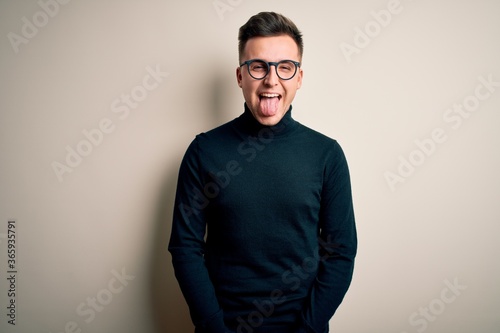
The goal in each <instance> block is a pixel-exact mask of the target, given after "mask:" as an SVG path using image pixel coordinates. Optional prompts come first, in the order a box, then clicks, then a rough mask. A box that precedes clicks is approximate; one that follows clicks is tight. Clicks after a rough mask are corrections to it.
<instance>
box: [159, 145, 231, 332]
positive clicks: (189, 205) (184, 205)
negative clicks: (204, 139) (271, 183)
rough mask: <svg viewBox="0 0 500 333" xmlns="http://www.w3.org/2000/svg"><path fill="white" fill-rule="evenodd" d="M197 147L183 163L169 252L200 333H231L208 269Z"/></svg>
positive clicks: (189, 150) (203, 201) (204, 211)
mask: <svg viewBox="0 0 500 333" xmlns="http://www.w3.org/2000/svg"><path fill="white" fill-rule="evenodd" d="M202 193H203V183H202V176H201V174H200V163H199V156H198V145H197V141H196V139H195V140H194V141H193V142H192V143H191V145H190V146H189V148H188V150H187V151H186V154H185V155H184V158H183V160H182V163H181V167H180V170H179V178H178V183H177V192H176V198H175V206H174V213H173V223H172V234H171V236H170V243H169V247H168V249H169V251H170V253H171V254H172V263H173V266H174V271H175V276H176V278H177V280H178V282H179V286H180V288H181V291H182V293H183V295H184V298H185V299H186V302H187V304H188V306H189V310H190V314H191V319H192V321H193V323H194V325H195V326H196V328H197V332H203V333H224V332H228V330H227V328H226V327H225V325H224V320H223V312H222V310H221V308H220V306H219V303H218V301H217V297H216V295H215V290H214V287H213V284H212V282H211V280H210V277H209V275H208V271H207V269H206V266H205V259H204V252H205V241H204V237H205V229H206V218H205V216H206V208H207V206H208V205H209V202H208V199H206V198H205V197H204V196H203V194H202Z"/></svg>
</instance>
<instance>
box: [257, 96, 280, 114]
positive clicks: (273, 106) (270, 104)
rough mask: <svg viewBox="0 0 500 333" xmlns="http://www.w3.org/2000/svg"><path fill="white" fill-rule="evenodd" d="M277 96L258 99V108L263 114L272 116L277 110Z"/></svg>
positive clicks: (278, 100)
mask: <svg viewBox="0 0 500 333" xmlns="http://www.w3.org/2000/svg"><path fill="white" fill-rule="evenodd" d="M279 102H280V99H279V98H278V97H272V98H269V97H262V98H261V99H260V110H261V111H262V113H263V114H264V115H265V116H274V115H275V114H276V112H278V103H279Z"/></svg>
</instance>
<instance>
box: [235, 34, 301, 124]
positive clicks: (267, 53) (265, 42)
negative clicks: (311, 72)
mask: <svg viewBox="0 0 500 333" xmlns="http://www.w3.org/2000/svg"><path fill="white" fill-rule="evenodd" d="M251 59H262V60H264V61H267V62H269V61H272V62H278V61H280V60H294V61H298V62H300V61H301V59H300V54H299V48H298V46H297V44H296V43H295V41H294V40H293V38H292V37H290V36H287V35H281V36H273V37H254V38H251V39H249V40H248V41H247V44H246V46H245V49H244V52H243V54H242V59H241V63H243V62H244V61H247V60H251ZM247 67H248V66H247V65H244V66H242V67H238V68H237V69H236V77H237V80H238V85H239V86H240V88H241V89H242V91H243V97H244V98H245V102H246V104H247V106H248V108H249V109H250V111H251V112H252V114H253V116H254V118H255V119H257V121H258V122H259V123H261V124H262V125H267V126H273V125H276V124H277V123H278V122H279V121H280V120H281V118H283V116H284V115H285V113H286V112H287V111H288V109H289V108H290V105H291V104H292V101H293V99H294V97H295V93H296V92H297V89H299V88H300V86H301V85H302V75H303V73H302V69H301V68H299V69H298V70H297V74H295V76H294V77H293V78H292V79H290V80H282V79H280V78H279V77H278V76H277V75H276V70H275V67H274V66H270V71H269V73H268V74H267V76H266V77H265V78H264V79H262V80H256V79H254V78H252V77H251V76H250V74H249V73H248V68H247Z"/></svg>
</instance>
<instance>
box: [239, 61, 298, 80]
mask: <svg viewBox="0 0 500 333" xmlns="http://www.w3.org/2000/svg"><path fill="white" fill-rule="evenodd" d="M244 65H247V68H248V74H250V76H251V77H253V78H254V79H255V80H262V79H264V78H265V77H266V76H267V74H269V71H270V70H271V66H274V69H275V70H276V75H278V77H279V78H280V79H282V80H290V79H291V78H293V77H294V76H295V74H297V69H298V68H299V67H300V62H298V61H293V60H281V61H278V62H272V61H269V62H266V61H264V60H261V59H252V60H247V61H245V62H244V63H242V64H241V65H240V67H242V66H244Z"/></svg>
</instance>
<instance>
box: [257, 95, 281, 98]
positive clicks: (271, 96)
mask: <svg viewBox="0 0 500 333" xmlns="http://www.w3.org/2000/svg"><path fill="white" fill-rule="evenodd" d="M260 95H261V96H262V97H268V98H273V97H279V96H280V95H279V94H260Z"/></svg>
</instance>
